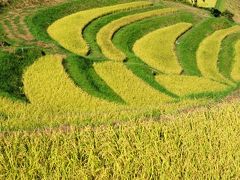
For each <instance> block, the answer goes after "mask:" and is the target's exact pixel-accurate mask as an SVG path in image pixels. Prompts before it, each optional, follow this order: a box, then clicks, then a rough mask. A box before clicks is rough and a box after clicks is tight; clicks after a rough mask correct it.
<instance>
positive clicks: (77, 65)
mask: <svg viewBox="0 0 240 180" xmlns="http://www.w3.org/2000/svg"><path fill="white" fill-rule="evenodd" d="M64 66H65V69H66V71H67V72H68V74H69V75H70V77H71V78H72V79H73V80H74V82H75V83H76V84H77V85H78V86H79V87H81V88H82V89H83V90H84V91H86V92H87V93H88V94H91V95H94V96H96V97H99V98H103V99H106V100H108V101H114V102H119V103H124V101H123V100H122V98H121V97H119V96H118V95H117V94H116V93H115V92H114V91H113V90H112V89H111V88H110V87H109V86H108V85H107V84H106V83H105V82H104V81H103V80H102V79H101V78H100V77H99V76H98V74H97V73H96V72H95V70H94V68H93V62H92V61H91V60H90V59H85V58H83V57H78V56H70V57H68V58H67V59H66V60H65V61H64Z"/></svg>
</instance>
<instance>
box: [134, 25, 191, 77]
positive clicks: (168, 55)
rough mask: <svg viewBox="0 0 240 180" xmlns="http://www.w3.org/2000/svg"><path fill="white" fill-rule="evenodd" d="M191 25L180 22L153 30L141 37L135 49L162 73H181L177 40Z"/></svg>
mask: <svg viewBox="0 0 240 180" xmlns="http://www.w3.org/2000/svg"><path fill="white" fill-rule="evenodd" d="M191 27H192V25H191V24H189V23H178V24H176V25H172V26H169V27H165V28H162V29H159V30H156V31H153V32H151V33H149V34H147V35H146V36H144V37H143V38H141V39H139V40H138V41H137V42H136V43H135V44H134V46H133V51H134V52H135V54H136V55H137V56H138V57H139V58H141V59H142V60H143V61H144V62H145V63H146V64H148V65H150V66H151V67H153V68H155V69H157V70H159V71H160V72H162V73H166V74H180V73H181V72H182V70H183V69H182V68H181V66H180V64H179V62H178V58H177V56H176V54H175V42H176V40H177V38H178V37H179V36H181V35H182V34H183V33H184V32H186V31H187V30H188V29H190V28H191Z"/></svg>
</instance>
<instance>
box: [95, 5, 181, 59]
mask: <svg viewBox="0 0 240 180" xmlns="http://www.w3.org/2000/svg"><path fill="white" fill-rule="evenodd" d="M176 11H177V9H175V8H165V9H157V10H153V11H147V12H143V13H138V14H134V15H130V16H126V17H123V18H120V19H118V20H115V21H113V22H111V23H109V24H107V25H106V26H104V27H103V28H102V29H101V30H100V31H99V32H98V34H97V43H98V44H99V46H100V48H101V50H102V53H103V54H104V55H105V56H106V57H107V58H109V59H111V60H114V61H120V62H121V61H124V60H125V59H126V55H125V54H124V53H123V52H122V51H120V50H119V49H118V48H116V47H115V46H114V44H113V43H112V38H113V36H114V34H115V33H116V32H117V31H118V30H119V29H120V28H122V27H124V26H126V25H128V24H131V23H134V22H136V21H140V20H143V19H146V18H150V17H153V16H161V15H166V14H168V13H173V12H176Z"/></svg>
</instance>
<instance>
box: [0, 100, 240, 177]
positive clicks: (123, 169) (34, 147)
mask: <svg viewBox="0 0 240 180" xmlns="http://www.w3.org/2000/svg"><path fill="white" fill-rule="evenodd" d="M239 109H240V106H239V103H238V102H237V101H236V102H235V103H234V104H222V105H221V106H219V107H216V108H213V109H211V110H209V109H207V108H206V109H203V110H201V111H198V112H192V113H189V114H185V115H184V114H179V115H178V116H177V117H169V118H168V120H170V121H159V122H157V121H156V120H155V121H152V119H151V118H149V119H147V120H148V122H146V121H145V120H146V119H145V120H144V119H142V121H141V119H139V120H138V122H136V123H134V122H131V123H127V124H125V125H124V124H123V125H118V126H115V127H114V126H102V127H99V128H91V127H86V128H83V129H74V127H72V128H70V127H69V128H67V127H65V128H64V127H63V128H62V130H59V131H57V130H56V131H54V130H53V131H51V130H46V131H43V132H33V133H27V132H25V133H24V132H23V133H21V132H16V133H10V134H8V133H6V134H1V136H0V150H1V151H0V170H1V178H2V179H14V178H15V177H19V178H22V179H36V178H40V179H61V178H65V179H75V178H77V179H78V178H79V177H81V179H89V178H93V179H151V178H153V179H188V178H189V179H239V178H240V172H239V164H240V150H239V147H240V143H239V133H240V121H239V116H240V114H239V112H240V111H239Z"/></svg>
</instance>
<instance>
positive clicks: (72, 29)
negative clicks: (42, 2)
mask: <svg viewBox="0 0 240 180" xmlns="http://www.w3.org/2000/svg"><path fill="white" fill-rule="evenodd" d="M150 5H152V3H150V2H146V1H138V2H133V3H126V4H118V5H115V6H108V7H102V8H96V9H90V10H85V11H81V12H78V13H75V14H72V15H70V16H66V17H64V18H62V19H60V20H57V21H56V22H54V23H53V24H52V25H51V26H50V27H49V28H48V33H49V34H50V36H51V37H52V38H53V39H54V40H56V41H57V42H58V43H59V44H60V45H61V46H63V47H64V48H65V49H67V50H69V51H71V52H73V53H76V54H78V55H83V56H85V55H87V54H88V52H89V47H88V45H87V43H86V41H85V40H84V38H83V35H82V31H83V29H84V28H85V26H87V25H88V24H89V23H90V22H91V21H93V20H94V19H96V18H99V17H101V16H104V15H107V14H111V13H114V12H116V11H122V10H128V9H133V8H141V7H145V6H150Z"/></svg>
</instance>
